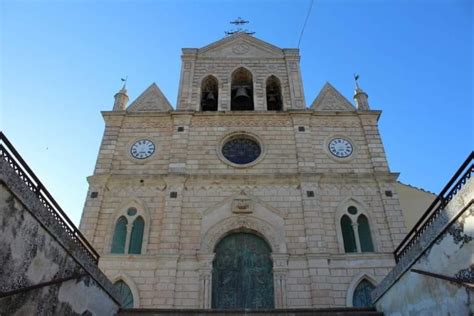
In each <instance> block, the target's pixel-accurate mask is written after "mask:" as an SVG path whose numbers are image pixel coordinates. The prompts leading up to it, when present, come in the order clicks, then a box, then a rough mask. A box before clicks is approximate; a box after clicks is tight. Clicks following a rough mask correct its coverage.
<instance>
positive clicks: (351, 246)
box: [341, 215, 357, 252]
mask: <svg viewBox="0 0 474 316" xmlns="http://www.w3.org/2000/svg"><path fill="white" fill-rule="evenodd" d="M341 230H342V237H343V238H344V251H345V252H357V245H356V240H355V235H354V229H353V228H352V221H351V219H350V218H349V216H347V215H344V216H343V217H342V218H341Z"/></svg>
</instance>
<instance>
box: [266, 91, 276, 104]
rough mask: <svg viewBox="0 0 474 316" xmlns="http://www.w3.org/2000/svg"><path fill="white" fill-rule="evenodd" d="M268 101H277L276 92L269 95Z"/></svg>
mask: <svg viewBox="0 0 474 316" xmlns="http://www.w3.org/2000/svg"><path fill="white" fill-rule="evenodd" d="M268 102H269V103H270V102H277V98H276V94H273V93H272V94H269V95H268Z"/></svg>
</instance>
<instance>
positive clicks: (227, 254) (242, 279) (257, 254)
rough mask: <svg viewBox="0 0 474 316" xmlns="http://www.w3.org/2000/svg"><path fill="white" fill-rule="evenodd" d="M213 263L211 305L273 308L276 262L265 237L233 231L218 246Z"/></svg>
mask: <svg viewBox="0 0 474 316" xmlns="http://www.w3.org/2000/svg"><path fill="white" fill-rule="evenodd" d="M215 253H216V254H215V258H214V261H213V264H212V308H216V309H269V308H274V306H275V303H274V291H273V262H272V259H271V248H270V246H269V245H268V244H267V242H266V241H265V240H263V239H262V238H260V237H258V236H257V235H254V234H250V233H244V232H239V233H233V234H230V235H228V236H226V237H224V238H223V239H222V240H221V241H220V242H219V243H218V244H217V246H216V248H215Z"/></svg>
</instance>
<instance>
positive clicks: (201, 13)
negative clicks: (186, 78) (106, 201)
mask: <svg viewBox="0 0 474 316" xmlns="http://www.w3.org/2000/svg"><path fill="white" fill-rule="evenodd" d="M309 5H310V1H309V0H308V1H306V0H305V1H303V0H301V1H296V0H293V1H238V2H237V1H171V0H170V1H152V0H148V1H145V0H133V1H132V0H129V1H120V0H117V1H115V0H96V1H92V0H84V1H79V0H69V1H66V0H62V1H61V0H56V1H39V0H37V1H11V0H3V1H0V36H1V39H0V40H1V41H0V45H1V46H0V59H1V60H0V129H1V130H2V131H4V132H5V133H6V135H7V136H8V137H9V138H10V140H11V141H12V142H13V144H14V145H15V146H16V148H17V150H18V151H19V152H20V153H21V154H22V155H23V157H24V159H25V160H26V161H27V162H28V163H29V165H30V166H31V167H32V169H33V170H34V171H35V172H36V174H37V175H38V176H39V178H40V179H41V180H42V181H43V183H44V184H45V185H46V187H47V188H48V189H49V190H50V192H51V193H52V194H53V196H54V197H55V198H56V200H57V201H58V202H59V203H60V205H61V206H62V207H63V208H64V210H65V211H66V213H68V214H69V216H70V217H71V219H72V220H73V221H74V222H75V223H76V224H78V223H79V219H80V214H81V212H82V207H83V204H84V200H85V195H86V192H87V181H86V177H87V176H89V175H91V174H92V172H93V168H94V165H95V160H96V157H97V152H98V148H99V145H100V141H101V138H102V133H103V129H104V123H103V120H102V117H101V115H100V111H102V110H111V109H112V105H113V95H114V94H115V93H116V92H117V91H118V89H119V88H120V86H121V82H120V78H121V77H124V76H125V75H128V78H129V80H128V92H129V96H130V99H131V101H132V100H133V99H135V98H136V97H137V96H138V95H139V94H140V93H141V92H142V91H143V90H144V89H146V88H147V87H148V86H149V85H150V84H151V83H152V82H156V83H157V84H158V86H159V87H160V88H161V90H162V91H163V92H164V93H165V95H166V96H167V98H168V99H169V100H170V102H171V103H172V104H173V105H175V104H176V97H177V91H178V83H179V74H180V67H181V64H180V54H181V48H183V47H198V48H199V47H202V46H205V45H207V44H209V43H211V42H214V41H216V40H219V39H221V38H222V37H223V36H224V31H226V30H229V29H230V28H231V25H230V24H229V21H230V20H233V19H235V18H236V17H238V16H241V17H243V18H245V19H248V20H250V21H251V23H250V25H249V26H248V28H249V29H250V30H252V31H255V32H256V37H258V38H260V39H262V40H265V41H268V42H270V43H272V44H274V45H276V46H279V47H282V48H293V47H296V46H297V44H298V38H299V34H300V32H301V28H302V26H303V22H304V19H305V16H306V13H307V10H308V7H309ZM473 20H474V8H473V4H472V1H468V0H430V1H428V0H423V1H422V0H413V1H408V0H399V1H392V0H384V1H382V0H367V1H355V0H350V1H349V0H346V1H343V0H315V1H314V5H313V9H312V12H311V15H310V17H309V20H308V23H307V26H306V30H305V33H304V36H303V39H302V42H301V45H300V50H301V68H302V74H303V84H304V89H305V94H306V102H307V104H308V105H310V104H311V102H312V101H313V100H314V98H315V97H316V95H317V94H318V92H319V90H320V89H321V88H322V86H323V85H324V83H325V82H326V81H329V82H331V83H332V84H333V85H334V86H335V87H336V88H337V89H338V90H339V91H340V92H341V93H342V94H343V95H345V96H346V97H347V98H348V99H349V100H352V93H353V85H354V84H353V79H352V74H353V73H355V72H357V73H359V74H360V83H361V86H362V87H363V89H364V90H365V91H366V92H367V93H368V94H369V101H370V104H371V107H372V108H373V109H379V110H382V111H383V114H382V117H381V119H380V122H379V123H380V126H379V127H380V132H381V134H382V139H383V142H384V145H385V149H386V153H387V156H388V159H389V164H390V168H391V170H392V171H394V172H400V173H401V175H400V178H399V179H400V180H401V181H402V182H404V183H408V184H411V185H414V186H417V187H422V188H425V189H427V190H430V191H433V192H436V193H437V192H439V191H440V190H441V188H442V187H443V186H444V184H445V183H446V182H447V181H448V180H449V178H450V177H451V176H452V174H453V173H454V172H455V171H456V170H457V168H458V167H459V165H460V164H461V163H462V162H463V161H464V159H465V158H466V156H467V155H468V153H469V152H470V151H471V150H472V149H473V144H474V134H473V133H474V132H473V122H474V112H473V111H474V110H473V108H474V106H473V100H474V91H473V78H472V77H473V70H474V69H473V42H474V39H473V34H474V29H473Z"/></svg>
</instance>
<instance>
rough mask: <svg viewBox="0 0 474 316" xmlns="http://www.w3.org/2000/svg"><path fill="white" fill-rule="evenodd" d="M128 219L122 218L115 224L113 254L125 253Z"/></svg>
mask: <svg viewBox="0 0 474 316" xmlns="http://www.w3.org/2000/svg"><path fill="white" fill-rule="evenodd" d="M127 224H128V221H127V218H126V217H125V216H120V218H119V219H118V220H117V223H116V224H115V230H114V237H113V239H112V249H111V251H110V252H112V253H125V242H126V240H127Z"/></svg>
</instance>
